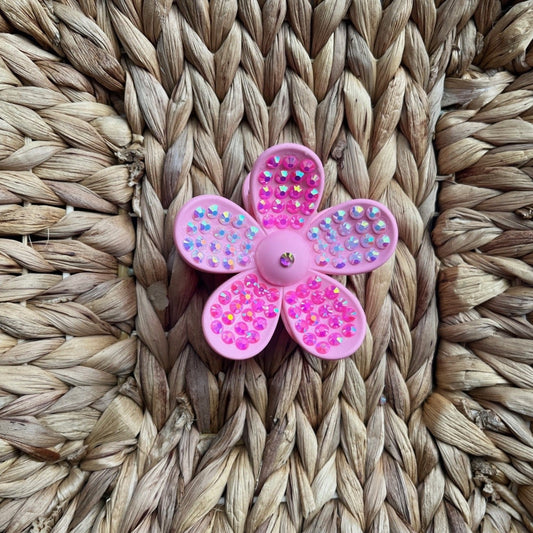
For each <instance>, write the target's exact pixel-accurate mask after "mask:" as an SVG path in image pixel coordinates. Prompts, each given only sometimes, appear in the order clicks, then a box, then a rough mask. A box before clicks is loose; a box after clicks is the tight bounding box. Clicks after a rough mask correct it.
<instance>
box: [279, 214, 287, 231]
mask: <svg viewBox="0 0 533 533" xmlns="http://www.w3.org/2000/svg"><path fill="white" fill-rule="evenodd" d="M289 222H290V219H289V217H288V216H287V215H278V216H277V217H276V227H277V228H278V229H286V228H288V227H289Z"/></svg>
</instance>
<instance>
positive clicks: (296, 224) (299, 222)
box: [290, 216, 305, 229]
mask: <svg viewBox="0 0 533 533" xmlns="http://www.w3.org/2000/svg"><path fill="white" fill-rule="evenodd" d="M290 224H291V228H293V229H300V228H302V227H303V225H304V224H305V219H304V218H303V217H297V216H292V217H291V218H290Z"/></svg>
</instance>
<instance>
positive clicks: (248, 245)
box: [241, 242, 253, 254]
mask: <svg viewBox="0 0 533 533" xmlns="http://www.w3.org/2000/svg"><path fill="white" fill-rule="evenodd" d="M252 248H253V246H252V243H250V242H241V250H242V251H243V253H244V254H249V253H250V252H251V251H252Z"/></svg>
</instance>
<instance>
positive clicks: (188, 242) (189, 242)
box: [183, 237, 194, 251]
mask: <svg viewBox="0 0 533 533" xmlns="http://www.w3.org/2000/svg"><path fill="white" fill-rule="evenodd" d="M183 248H185V250H187V251H189V250H192V249H193V248H194V241H193V240H192V239H191V238H190V237H186V238H185V239H183Z"/></svg>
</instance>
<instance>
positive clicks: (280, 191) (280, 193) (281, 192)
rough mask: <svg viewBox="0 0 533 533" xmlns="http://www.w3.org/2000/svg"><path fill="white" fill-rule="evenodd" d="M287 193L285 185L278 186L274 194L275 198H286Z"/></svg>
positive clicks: (287, 189)
mask: <svg viewBox="0 0 533 533" xmlns="http://www.w3.org/2000/svg"><path fill="white" fill-rule="evenodd" d="M288 192H289V188H288V187H287V185H280V186H279V187H278V188H277V189H276V192H275V195H276V198H286V197H287V194H288Z"/></svg>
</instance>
